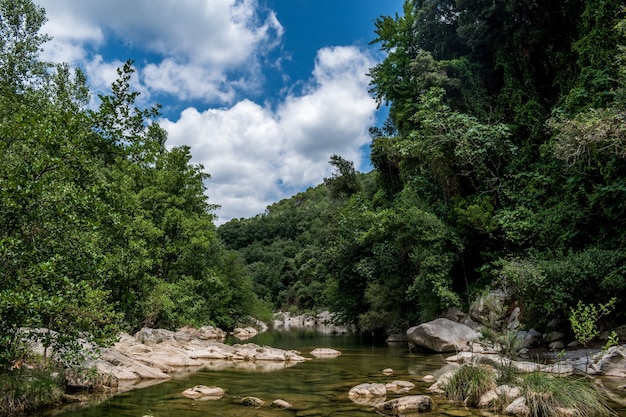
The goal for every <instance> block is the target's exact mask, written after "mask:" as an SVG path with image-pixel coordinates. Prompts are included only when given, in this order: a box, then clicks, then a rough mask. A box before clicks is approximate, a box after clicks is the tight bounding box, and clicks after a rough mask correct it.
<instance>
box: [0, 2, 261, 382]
mask: <svg viewBox="0 0 626 417" xmlns="http://www.w3.org/2000/svg"><path fill="white" fill-rule="evenodd" d="M0 11H1V16H2V19H0V20H1V22H0V70H1V71H0V207H2V210H1V211H0V271H1V272H0V335H1V336H0V371H1V372H0V373H2V372H9V368H10V367H11V366H12V365H13V364H15V363H20V361H21V360H22V359H24V358H25V357H26V356H25V355H26V354H27V350H26V349H25V342H26V341H27V340H25V337H28V339H29V341H34V342H40V343H42V344H43V346H44V348H45V350H44V352H45V353H46V357H44V360H45V361H49V360H50V358H49V357H47V356H48V355H47V353H48V352H49V351H51V350H52V351H55V352H65V353H66V357H59V356H56V357H55V359H60V360H63V361H65V364H66V365H68V366H74V365H76V361H77V360H78V359H79V358H77V356H76V354H77V353H78V352H79V351H80V345H79V343H78V339H79V337H80V338H83V339H87V340H88V341H90V342H94V343H96V344H107V343H111V342H112V341H113V340H115V337H116V335H117V333H118V332H119V330H120V329H126V330H133V329H137V328H139V327H141V326H145V325H153V326H162V327H167V328H174V327H178V326H182V325H186V324H193V325H198V326H200V325H204V324H215V325H219V326H223V327H227V328H228V327H232V326H233V325H234V324H235V322H236V321H237V320H239V319H240V318H242V317H246V316H247V315H249V314H250V313H251V312H253V311H256V312H259V313H262V312H263V311H264V307H263V304H262V303H260V302H258V300H257V299H256V296H255V294H254V292H253V287H252V281H251V279H250V276H249V275H248V271H247V270H246V269H245V267H244V266H243V264H242V263H241V260H240V258H239V256H238V255H237V254H236V253H234V252H232V251H229V250H227V249H226V248H225V247H224V245H223V244H222V242H221V241H220V240H219V238H218V237H217V231H216V227H215V225H214V223H213V221H214V215H213V214H212V210H213V209H214V208H215V207H216V206H215V205H213V204H210V203H209V201H208V198H207V196H206V195H205V191H206V189H205V185H204V183H205V181H206V180H208V178H209V176H208V174H206V173H205V172H204V168H203V167H202V166H199V165H193V164H191V162H190V161H191V150H190V149H189V147H185V146H183V147H174V148H171V149H168V148H167V147H166V141H167V134H166V132H165V131H164V130H163V129H162V128H161V127H160V126H159V125H158V123H156V121H155V118H156V117H157V116H158V115H159V106H154V107H152V108H149V109H141V108H138V107H137V106H136V105H135V101H136V99H137V96H138V94H139V93H138V92H135V91H132V89H131V80H132V77H133V75H134V71H135V70H134V68H133V66H132V62H131V61H129V62H127V63H126V64H124V65H123V67H122V68H120V69H119V70H118V79H117V80H116V81H115V82H114V83H113V84H112V88H111V93H110V94H108V95H100V96H99V103H100V105H99V107H98V108H97V109H87V108H86V107H85V106H86V105H87V104H88V103H89V96H90V93H89V89H88V87H87V80H86V78H85V76H84V74H83V73H82V72H81V71H80V70H73V69H71V68H70V67H69V66H68V65H65V64H64V65H56V66H55V65H51V64H48V63H46V62H42V61H40V60H39V57H38V54H39V51H40V49H41V44H42V43H43V42H45V41H46V40H47V39H48V37H47V36H45V35H42V34H40V33H39V30H40V28H41V26H42V25H43V23H44V22H45V20H46V19H45V12H44V10H43V9H41V8H40V7H38V6H35V5H34V4H33V3H32V2H30V1H27V0H19V1H0ZM29 328H31V329H42V330H36V331H29V330H27V329H29Z"/></svg>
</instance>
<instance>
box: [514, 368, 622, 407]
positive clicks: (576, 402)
mask: <svg viewBox="0 0 626 417" xmlns="http://www.w3.org/2000/svg"><path fill="white" fill-rule="evenodd" d="M522 386H523V392H524V394H523V395H524V397H525V398H526V406H527V407H528V409H529V411H530V414H529V416H531V417H551V416H554V417H557V416H561V415H563V412H562V410H563V409H570V410H575V413H574V415H577V416H583V417H584V416H589V417H591V416H614V415H615V412H613V411H612V410H611V409H610V408H609V407H608V406H607V404H606V398H604V394H603V393H602V392H601V391H598V390H597V389H595V388H594V387H593V386H592V384H591V382H590V381H589V380H588V379H586V378H570V377H554V376H551V375H549V374H545V373H541V372H532V373H530V374H527V375H525V376H524V377H523V378H522Z"/></svg>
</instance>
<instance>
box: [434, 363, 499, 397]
mask: <svg viewBox="0 0 626 417" xmlns="http://www.w3.org/2000/svg"><path fill="white" fill-rule="evenodd" d="M495 387H496V373H495V372H494V371H493V369H491V368H487V367H484V366H479V365H465V366H462V367H461V368H459V369H458V370H457V371H456V372H455V373H454V374H453V375H452V377H451V378H450V380H449V381H448V382H447V383H446V384H445V385H444V387H443V390H444V391H445V393H446V397H447V398H448V399H449V400H452V401H459V402H462V403H463V404H464V405H465V406H470V407H476V406H477V405H478V401H479V400H480V397H481V396H482V395H484V394H486V393H487V392H488V391H491V390H492V389H494V388H495Z"/></svg>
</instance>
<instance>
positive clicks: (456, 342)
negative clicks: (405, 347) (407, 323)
mask: <svg viewBox="0 0 626 417" xmlns="http://www.w3.org/2000/svg"><path fill="white" fill-rule="evenodd" d="M406 334H407V336H408V337H409V344H412V345H414V346H421V347H425V348H427V349H430V350H434V351H435V352H454V351H461V350H463V349H464V348H465V347H466V346H467V345H468V343H471V342H477V341H478V334H477V333H476V332H475V331H474V330H472V329H471V328H469V327H468V326H466V325H464V324H461V323H456V322H453V321H451V320H448V319H444V318H438V319H435V320H433V321H430V322H428V323H422V324H420V325H419V326H414V327H411V328H410V329H409V330H407V332H406Z"/></svg>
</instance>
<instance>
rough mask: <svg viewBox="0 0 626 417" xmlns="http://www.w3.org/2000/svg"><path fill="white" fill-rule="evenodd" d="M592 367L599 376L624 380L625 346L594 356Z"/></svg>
mask: <svg viewBox="0 0 626 417" xmlns="http://www.w3.org/2000/svg"><path fill="white" fill-rule="evenodd" d="M592 367H593V369H594V371H595V373H597V374H600V375H606V376H616V377H620V378H626V345H622V346H613V347H612V348H610V349H609V350H607V351H606V352H601V353H599V354H598V355H596V356H594V363H593V365H592Z"/></svg>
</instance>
